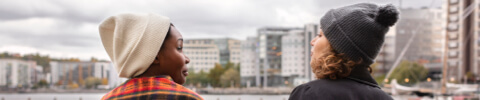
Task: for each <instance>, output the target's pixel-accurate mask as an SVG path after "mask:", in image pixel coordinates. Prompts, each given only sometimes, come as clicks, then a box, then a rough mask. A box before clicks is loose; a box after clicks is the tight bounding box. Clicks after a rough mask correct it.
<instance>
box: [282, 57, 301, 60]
mask: <svg viewBox="0 0 480 100" xmlns="http://www.w3.org/2000/svg"><path fill="white" fill-rule="evenodd" d="M300 59H301V60H305V58H300ZM282 60H285V61H286V60H299V58H297V57H295V58H290V57H289V58H283V59H282Z"/></svg>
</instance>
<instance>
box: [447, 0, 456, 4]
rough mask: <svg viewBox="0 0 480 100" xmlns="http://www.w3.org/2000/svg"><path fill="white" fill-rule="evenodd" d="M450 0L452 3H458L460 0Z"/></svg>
mask: <svg viewBox="0 0 480 100" xmlns="http://www.w3.org/2000/svg"><path fill="white" fill-rule="evenodd" d="M449 1H450V4H457V3H458V0H449Z"/></svg>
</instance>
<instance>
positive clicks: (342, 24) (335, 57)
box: [289, 3, 399, 100]
mask: <svg viewBox="0 0 480 100" xmlns="http://www.w3.org/2000/svg"><path fill="white" fill-rule="evenodd" d="M398 14H399V13H398V10H397V9H396V8H395V7H394V6H393V5H385V6H378V5H376V4H371V3H359V4H354V5H350V6H345V7H341V8H337V9H332V10H330V11H328V12H327V13H326V14H325V15H324V16H323V17H322V18H321V20H320V25H321V31H320V32H319V33H318V36H317V37H315V38H314V39H313V40H312V41H311V42H310V44H311V45H312V46H313V47H312V50H311V52H312V53H311V59H312V60H311V61H310V64H311V67H312V71H313V73H314V74H315V76H316V78H317V80H314V81H311V82H309V83H305V84H302V85H300V86H298V87H296V88H295V89H294V90H293V91H292V93H291V94H290V98H289V100H391V99H392V97H391V96H389V95H388V94H386V93H385V92H383V91H382V90H381V89H380V87H379V86H378V84H377V83H376V82H375V80H374V79H373V78H372V76H371V75H370V73H371V68H370V65H371V64H372V63H373V62H374V59H375V57H376V56H377V55H378V53H379V51H380V48H381V47H382V45H383V42H384V40H385V34H386V33H387V32H388V29H389V27H391V26H393V25H394V24H395V23H396V22H397V20H398Z"/></svg>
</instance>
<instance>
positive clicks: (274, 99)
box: [0, 93, 465, 100]
mask: <svg viewBox="0 0 480 100" xmlns="http://www.w3.org/2000/svg"><path fill="white" fill-rule="evenodd" d="M103 95H104V93H61V94H53V93H31V94H0V100H100V99H101V98H102V96H103ZM201 96H202V97H203V98H204V99H205V100H288V95H205V94H203V95H201ZM393 98H394V99H395V100H411V99H418V100H420V99H421V100H452V99H459V98H465V97H460V96H457V97H439V96H436V97H435V98H429V97H423V98H422V97H417V96H409V95H403V96H393ZM462 100H463V99H462Z"/></svg>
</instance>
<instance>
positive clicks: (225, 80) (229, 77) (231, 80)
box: [220, 68, 240, 87]
mask: <svg viewBox="0 0 480 100" xmlns="http://www.w3.org/2000/svg"><path fill="white" fill-rule="evenodd" d="M220 83H221V85H222V87H231V86H232V85H233V86H234V87H238V86H240V73H239V72H238V71H237V70H236V68H230V69H228V70H227V71H225V73H223V75H222V76H221V77H220Z"/></svg>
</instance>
